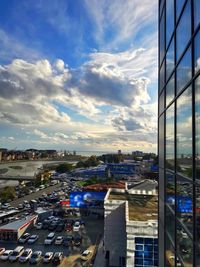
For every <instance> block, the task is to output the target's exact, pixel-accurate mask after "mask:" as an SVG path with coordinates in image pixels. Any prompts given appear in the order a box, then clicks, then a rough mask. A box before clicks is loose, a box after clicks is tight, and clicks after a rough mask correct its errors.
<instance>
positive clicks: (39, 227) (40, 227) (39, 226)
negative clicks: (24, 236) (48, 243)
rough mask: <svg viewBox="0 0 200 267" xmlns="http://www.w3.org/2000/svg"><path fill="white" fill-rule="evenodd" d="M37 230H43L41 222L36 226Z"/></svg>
mask: <svg viewBox="0 0 200 267" xmlns="http://www.w3.org/2000/svg"><path fill="white" fill-rule="evenodd" d="M35 228H36V229H38V230H40V229H42V223H41V222H39V223H37V224H36V225H35Z"/></svg>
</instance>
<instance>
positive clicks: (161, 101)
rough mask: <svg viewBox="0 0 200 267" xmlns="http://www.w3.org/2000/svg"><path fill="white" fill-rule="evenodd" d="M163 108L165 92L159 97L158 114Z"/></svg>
mask: <svg viewBox="0 0 200 267" xmlns="http://www.w3.org/2000/svg"><path fill="white" fill-rule="evenodd" d="M164 108H165V90H163V91H162V94H161V95H160V100H159V114H161V113H162V112H163V110H164Z"/></svg>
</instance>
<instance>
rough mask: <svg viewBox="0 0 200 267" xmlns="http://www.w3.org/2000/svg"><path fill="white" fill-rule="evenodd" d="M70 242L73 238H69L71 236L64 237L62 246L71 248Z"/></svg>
mask: <svg viewBox="0 0 200 267" xmlns="http://www.w3.org/2000/svg"><path fill="white" fill-rule="evenodd" d="M72 241H73V236H71V235H68V236H66V237H65V238H64V240H63V246H65V247H69V246H71V245H72Z"/></svg>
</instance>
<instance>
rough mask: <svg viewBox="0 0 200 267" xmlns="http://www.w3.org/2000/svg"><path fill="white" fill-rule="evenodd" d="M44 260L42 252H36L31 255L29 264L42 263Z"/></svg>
mask: <svg viewBox="0 0 200 267" xmlns="http://www.w3.org/2000/svg"><path fill="white" fill-rule="evenodd" d="M41 259H42V251H39V250H38V251H35V252H33V254H32V255H31V257H30V258H29V262H30V263H32V264H35V263H38V262H40V261H41Z"/></svg>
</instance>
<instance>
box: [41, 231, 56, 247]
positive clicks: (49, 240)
mask: <svg viewBox="0 0 200 267" xmlns="http://www.w3.org/2000/svg"><path fill="white" fill-rule="evenodd" d="M54 240H55V233H50V234H48V236H47V237H46V239H45V240H44V244H45V245H51V244H52V243H53V241H54Z"/></svg>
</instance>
